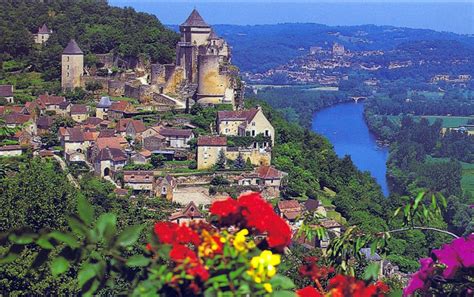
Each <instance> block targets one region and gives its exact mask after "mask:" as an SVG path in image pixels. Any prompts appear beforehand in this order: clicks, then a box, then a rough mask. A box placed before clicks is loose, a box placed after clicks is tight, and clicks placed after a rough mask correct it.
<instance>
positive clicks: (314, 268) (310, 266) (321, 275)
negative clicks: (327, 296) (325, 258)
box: [299, 257, 334, 280]
mask: <svg viewBox="0 0 474 297" xmlns="http://www.w3.org/2000/svg"><path fill="white" fill-rule="evenodd" d="M317 262H318V259H317V258H316V257H306V258H305V259H304V261H303V265H301V266H300V268H299V272H300V274H301V276H303V277H309V278H310V279H312V280H320V279H325V278H327V277H328V274H329V273H332V272H333V271H334V269H333V268H332V267H326V266H318V265H317Z"/></svg>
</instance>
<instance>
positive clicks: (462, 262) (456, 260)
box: [403, 234, 474, 296]
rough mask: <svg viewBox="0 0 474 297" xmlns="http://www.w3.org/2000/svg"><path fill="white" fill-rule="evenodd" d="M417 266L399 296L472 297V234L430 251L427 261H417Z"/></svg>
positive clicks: (473, 236)
mask: <svg viewBox="0 0 474 297" xmlns="http://www.w3.org/2000/svg"><path fill="white" fill-rule="evenodd" d="M420 265H421V267H420V269H419V270H418V271H417V272H416V273H414V274H413V276H412V278H411V279H410V282H409V284H408V286H407V287H406V288H405V290H403V296H412V295H414V294H415V293H423V294H427V295H432V294H434V295H439V296H447V295H449V296H474V234H471V235H470V236H468V237H467V238H458V239H455V240H453V241H452V242H451V243H449V244H445V245H443V246H442V247H441V249H437V250H433V251H432V255H431V258H423V259H421V260H420Z"/></svg>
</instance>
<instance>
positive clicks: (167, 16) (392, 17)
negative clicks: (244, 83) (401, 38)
mask: <svg viewBox="0 0 474 297" xmlns="http://www.w3.org/2000/svg"><path fill="white" fill-rule="evenodd" d="M109 3H110V4H111V5H114V6H120V7H124V6H131V7H133V8H134V9H136V10H137V11H142V12H148V13H152V14H155V15H156V16H157V17H158V18H159V19H160V20H161V22H162V23H164V24H169V25H176V24H180V23H182V22H183V21H184V20H185V19H186V18H187V16H188V15H189V13H190V12H191V11H192V9H193V8H197V9H198V10H199V12H200V13H201V15H202V16H203V18H204V19H205V20H206V21H207V22H208V23H209V24H228V25H263V24H269V25H270V24H279V23H318V24H325V25H330V26H338V25H339V26H354V25H368V24H373V25H379V26H383V25H388V26H396V27H409V28H417V29H431V30H436V31H448V32H454V33H459V34H474V2H465V1H464V2H427V1H422V2H415V3H413V2H410V3H409V2H405V1H398V2H374V1H368V2H355V1H350V2H340V1H337V2H334V3H327V2H320V1H310V2H289V1H287V2H282V1H278V2H273V1H269V0H266V1H259V2H248V1H232V0H230V1H229V0H227V1H225V2H219V3H217V2H211V1H206V0H201V1H195V2H186V1H177V2H167V1H150V0H144V1H141V0H135V1H126V0H110V1H109ZM229 12H231V13H229Z"/></svg>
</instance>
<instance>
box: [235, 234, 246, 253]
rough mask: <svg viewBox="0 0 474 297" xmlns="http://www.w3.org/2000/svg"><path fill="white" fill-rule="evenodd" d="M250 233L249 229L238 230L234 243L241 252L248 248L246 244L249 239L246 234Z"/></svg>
mask: <svg viewBox="0 0 474 297" xmlns="http://www.w3.org/2000/svg"><path fill="white" fill-rule="evenodd" d="M248 234H249V230H247V229H242V230H240V231H239V232H237V234H236V235H235V238H234V242H233V244H234V247H235V249H236V250H238V251H239V252H243V251H245V250H247V245H246V240H247V239H246V238H245V236H246V235H248Z"/></svg>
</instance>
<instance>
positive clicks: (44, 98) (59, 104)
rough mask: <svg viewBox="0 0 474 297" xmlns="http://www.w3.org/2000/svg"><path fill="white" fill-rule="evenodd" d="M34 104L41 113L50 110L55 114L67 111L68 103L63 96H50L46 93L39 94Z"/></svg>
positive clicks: (68, 108)
mask: <svg viewBox="0 0 474 297" xmlns="http://www.w3.org/2000/svg"><path fill="white" fill-rule="evenodd" d="M36 104H37V106H38V108H39V109H40V110H41V113H42V114H45V113H46V112H48V111H49V112H52V113H55V114H63V113H65V112H66V113H69V110H70V107H69V103H68V102H66V98H64V97H63V96H50V95H48V94H44V95H39V96H38V99H36Z"/></svg>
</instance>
